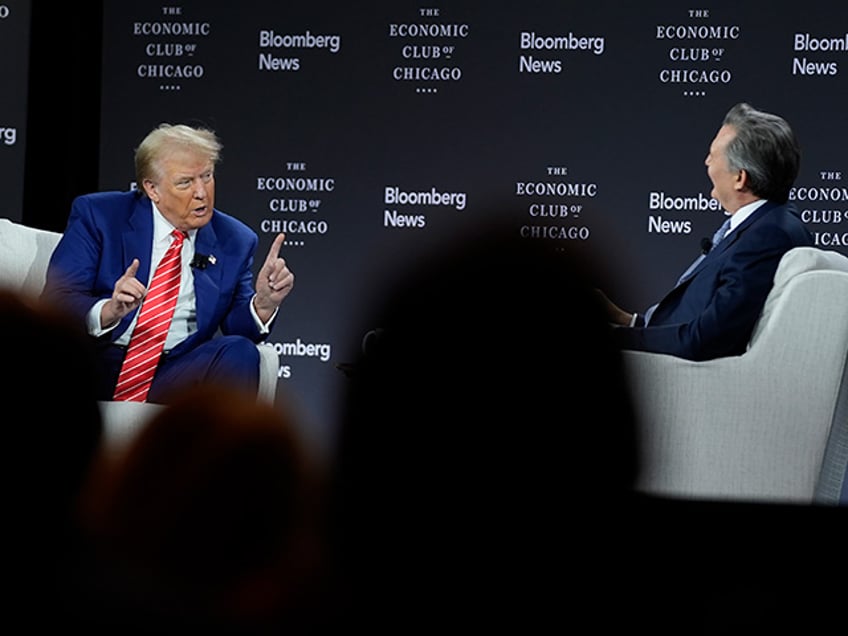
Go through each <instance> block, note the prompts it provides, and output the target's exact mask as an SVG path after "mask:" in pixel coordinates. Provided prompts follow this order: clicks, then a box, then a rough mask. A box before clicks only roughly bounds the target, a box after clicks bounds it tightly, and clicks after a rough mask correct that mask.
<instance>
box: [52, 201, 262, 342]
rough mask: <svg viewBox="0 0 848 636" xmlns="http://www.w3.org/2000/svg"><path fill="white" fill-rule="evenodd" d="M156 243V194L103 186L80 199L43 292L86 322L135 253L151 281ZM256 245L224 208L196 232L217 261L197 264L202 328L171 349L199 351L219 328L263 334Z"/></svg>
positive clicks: (202, 249)
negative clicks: (255, 303)
mask: <svg viewBox="0 0 848 636" xmlns="http://www.w3.org/2000/svg"><path fill="white" fill-rule="evenodd" d="M152 244H153V209H152V205H151V203H150V199H148V198H147V197H146V196H143V195H142V194H141V193H140V192H138V191H129V192H98V193H94V194H87V195H83V196H80V197H77V198H76V199H75V200H74V202H73V204H72V206H71V214H70V216H69V218H68V224H67V227H66V229H65V232H64V234H63V236H62V238H61V240H60V241H59V244H58V245H57V246H56V249H55V251H54V252H53V254H52V256H51V260H50V266H49V268H48V272H47V281H46V284H45V291H44V296H45V297H46V298H48V299H50V300H51V301H52V302H54V303H58V305H59V306H60V307H61V308H63V309H65V310H67V311H70V312H71V313H72V314H73V315H75V316H77V317H79V319H80V320H81V321H84V320H85V315H86V314H87V313H88V311H89V310H90V309H91V307H92V306H93V305H94V304H95V303H96V302H97V301H99V300H101V299H103V298H109V297H111V295H112V290H113V289H114V287H115V282H116V281H117V280H118V279H119V278H120V277H121V276H122V275H123V274H124V272H125V271H126V269H127V268H128V267H129V266H130V263H132V260H133V259H134V258H137V259H138V260H139V263H140V265H139V268H138V273H137V274H136V278H138V280H140V281H142V283H145V284H146V281H147V280H148V279H149V277H150V268H151V263H150V259H151V250H152ZM257 244H258V238H257V236H256V233H255V232H254V231H253V230H252V229H250V228H249V227H248V226H247V225H245V224H244V223H242V222H241V221H239V220H238V219H235V218H234V217H231V216H229V215H227V214H225V213H223V212H221V211H219V210H215V211H214V213H213V215H212V219H211V220H210V221H209V223H208V224H206V225H205V226H203V227H202V228H200V229H199V230H198V231H197V235H196V237H195V254H196V255H200V254H202V255H207V256H208V255H212V256H214V260H215V262H214V263H209V264H208V265H207V266H206V267H205V268H203V269H201V268H197V267H195V268H193V273H194V290H195V296H196V303H197V306H196V311H197V331H196V332H195V333H194V334H192V335H191V336H189V337H188V338H187V339H186V340H185V341H183V342H182V343H180V344H179V345H177V346H176V347H174V349H173V350H172V353H174V354H179V353H182V352H183V351H187V350H190V349H193V348H194V347H196V346H197V345H199V344H201V343H203V342H206V341H207V340H209V339H211V338H212V337H213V336H215V334H216V333H217V332H218V331H219V330H220V332H221V333H223V334H239V335H243V336H246V337H248V338H250V339H251V340H253V341H254V342H259V341H261V340H262V339H263V338H264V336H263V335H262V334H261V333H260V331H259V328H258V327H257V326H256V323H255V321H254V319H253V317H252V315H251V313H250V302H251V298H252V297H253V293H254V285H253V274H252V266H253V258H254V252H255V250H256V246H257ZM136 311H137V310H136ZM134 315H135V312H131V313H130V314H128V315H127V316H125V317H124V318H123V319H122V320H121V323H120V324H119V325H118V326H117V327H116V328H115V329H113V330H112V331H110V332H109V333H108V334H106V335H104V336H103V338H104V339H107V338H108V342H114V340H115V339H116V338H118V337H119V336H120V335H121V334H122V333H124V331H126V329H127V327H128V326H129V324H130V322H131V321H132V318H133V316H134ZM81 324H84V323H81Z"/></svg>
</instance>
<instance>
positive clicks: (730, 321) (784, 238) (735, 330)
mask: <svg viewBox="0 0 848 636" xmlns="http://www.w3.org/2000/svg"><path fill="white" fill-rule="evenodd" d="M800 158H801V151H800V147H799V145H798V141H797V139H796V137H795V134H794V133H793V131H792V128H791V127H790V126H789V124H788V123H787V122H786V121H785V120H784V119H783V118H781V117H778V116H777V115H773V114H771V113H766V112H762V111H760V110H757V109H755V108H752V107H751V106H750V105H748V104H746V103H739V104H736V105H735V106H733V108H731V109H730V110H729V111H728V112H727V114H726V115H725V118H724V121H723V123H722V125H721V128H720V129H719V131H718V133H717V134H716V136H715V138H714V139H713V141H712V144H711V145H710V149H709V154H708V155H707V158H706V166H707V174H708V176H709V178H710V180H711V181H712V184H713V189H712V192H711V196H712V197H713V198H715V199H717V200H718V201H719V203H721V205H722V207H723V208H724V210H725V214H726V215H727V221H729V223H728V225H729V228H728V229H727V231H726V233H724V232H722V235H717V236H716V237H714V239H713V241H712V242H710V243H709V244H707V245H704V252H705V254H704V255H702V256H701V257H700V258H699V260H697V261H696V262H695V263H693V264H692V266H691V267H690V269H689V270H687V271H686V272H684V274H683V275H682V276H681V277H680V279H679V280H678V282H677V284H676V285H675V286H674V287H673V288H672V289H671V290H670V291H669V292H668V293H667V294H666V295H665V296H664V297H663V298H662V299H661V300H660V301H659V302H658V303H657V304H655V305H653V306H652V307H650V308H649V309H648V310H647V311H646V312H645V313H644V314H641V313H630V312H626V311H624V310H623V309H621V308H620V307H618V306H616V305H615V304H614V303H612V302H611V301H609V299H607V298H606V297H605V296H604V295H603V294H602V293H601V296H602V298H603V299H604V301H605V302H606V304H607V309H608V316H609V320H610V322H611V323H612V324H613V325H615V326H616V328H615V329H613V333H614V337H615V338H616V340H617V342H618V344H619V345H620V346H621V347H622V348H624V349H635V350H640V351H652V352H656V353H666V354H670V355H673V356H678V357H681V358H687V359H689V360H710V359H713V358H719V357H724V356H734V355H740V354H742V353H744V352H745V349H746V346H747V343H748V341H749V339H750V337H751V333H752V331H753V329H754V325H755V324H756V321H757V318H758V317H759V315H760V312H761V311H762V308H763V305H764V303H765V300H766V296H768V293H769V291H770V290H771V286H772V282H773V278H774V273H775V271H776V270H777V265H778V263H779V262H780V259H781V257H782V256H783V255H784V254H785V253H786V252H787V251H789V250H790V249H792V248H794V247H799V246H808V245H812V244H813V241H812V237H811V235H810V232H809V230H808V229H807V228H806V226H805V225H804V223H803V222H802V221H801V219H800V217H799V216H798V213H797V211H796V209H795V207H794V205H793V204H791V203H789V202H788V201H789V191H790V189H791V187H792V184H793V183H794V182H795V179H796V177H797V176H798V168H799V165H800ZM717 234H718V233H717Z"/></svg>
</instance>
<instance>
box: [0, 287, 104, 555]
mask: <svg viewBox="0 0 848 636" xmlns="http://www.w3.org/2000/svg"><path fill="white" fill-rule="evenodd" d="M0 347H2V350H3V351H4V359H5V360H6V373H4V375H3V383H2V391H3V395H4V400H3V401H4V403H5V405H6V409H7V412H8V413H9V415H8V416H7V426H6V428H5V440H6V441H5V444H6V448H7V449H8V450H7V456H6V459H5V460H4V461H3V472H4V479H3V484H4V490H5V492H6V495H7V496H6V497H5V498H4V499H5V501H6V503H7V516H8V519H9V521H10V523H9V526H7V528H8V529H19V530H20V531H21V533H22V536H24V537H26V536H30V537H31V536H33V535H32V533H33V532H35V533H37V534H38V535H40V534H41V533H42V532H44V531H45V529H48V528H49V530H47V531H46V533H47V534H48V535H50V536H51V537H53V539H54V541H55V540H56V539H57V538H58V532H59V531H60V529H68V530H72V529H73V526H74V525H75V524H76V521H75V519H74V516H75V514H76V512H75V509H76V506H77V496H78V494H79V492H80V489H81V487H82V484H83V482H84V480H85V479H86V477H87V475H88V471H89V469H90V467H91V465H92V462H93V460H94V457H95V455H96V453H97V450H98V447H99V444H100V440H101V436H102V432H103V431H102V426H103V424H102V421H101V417H100V410H99V408H98V404H97V399H96V397H95V392H94V377H95V376H94V373H95V371H94V358H93V352H92V351H91V348H90V347H91V343H90V341H89V340H88V339H87V338H86V336H85V334H84V333H82V332H81V331H79V330H77V328H76V326H75V324H74V323H73V321H71V320H69V319H68V318H67V317H66V316H65V314H64V313H62V311H61V310H60V309H57V308H55V307H52V306H48V305H46V304H44V303H42V302H41V301H39V300H38V299H37V298H32V297H30V296H25V295H20V294H17V293H16V292H14V291H10V290H0ZM9 504H12V505H9ZM68 524H70V525H68ZM51 547H52V546H51V545H45V546H43V549H45V550H49V549H50V548H51Z"/></svg>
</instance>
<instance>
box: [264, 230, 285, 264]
mask: <svg viewBox="0 0 848 636" xmlns="http://www.w3.org/2000/svg"><path fill="white" fill-rule="evenodd" d="M285 240H286V235H285V232H280V233H279V234H277V237H276V238H275V239H274V242H273V243H272V244H271V249H270V250H268V256H267V258H266V259H265V263H266V264H270V263H273V262H274V261H275V260H276V259H277V258H278V257H279V256H280V249H281V248H282V247H283V242H284V241H285Z"/></svg>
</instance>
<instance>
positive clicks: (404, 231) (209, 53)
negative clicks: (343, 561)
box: [0, 0, 848, 445]
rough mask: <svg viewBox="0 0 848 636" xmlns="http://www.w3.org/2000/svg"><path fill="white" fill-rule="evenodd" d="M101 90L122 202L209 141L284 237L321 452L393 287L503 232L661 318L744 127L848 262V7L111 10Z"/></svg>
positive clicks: (239, 202)
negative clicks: (778, 152)
mask: <svg viewBox="0 0 848 636" xmlns="http://www.w3.org/2000/svg"><path fill="white" fill-rule="evenodd" d="M778 6H780V7H785V9H783V10H781V9H778V8H777V7H778ZM7 23H8V18H7V19H5V20H0V28H3V29H4V31H8V32H11V31H13V29H12V28H10V25H8V24H7ZM4 35H5V33H4ZM3 45H4V46H5V41H4V44H3ZM102 71H103V74H102V77H103V93H102V129H101V164H100V165H101V169H100V185H101V187H102V189H127V188H130V187H132V182H133V178H134V177H133V161H132V154H133V149H134V148H135V146H136V145H137V144H138V142H139V141H140V140H141V138H142V137H143V136H144V135H145V134H146V133H147V132H148V131H149V130H150V129H151V128H153V127H154V126H156V125H157V124H159V123H160V122H163V121H167V122H171V123H177V122H184V123H190V124H201V125H205V126H208V127H211V128H212V129H214V130H215V131H216V132H217V133H218V134H219V136H220V137H221V139H222V141H223V143H224V152H223V161H222V163H221V164H220V166H219V168H218V171H217V176H216V182H217V189H216V194H217V200H216V206H217V207H218V208H219V209H221V210H224V211H226V212H229V213H230V214H233V215H234V216H237V217H238V218H240V219H242V220H243V221H244V222H245V223H247V224H248V225H249V226H250V227H252V228H253V229H254V230H255V231H256V232H257V234H258V235H259V237H260V245H259V254H260V255H264V254H265V253H266V251H267V249H268V248H269V247H270V244H271V241H272V240H273V238H274V236H275V235H276V233H277V232H285V234H286V244H285V246H284V248H283V251H282V254H283V256H284V257H285V258H286V260H287V262H288V263H289V265H290V267H291V268H292V270H293V271H294V272H295V275H296V278H297V283H296V286H295V290H294V292H293V293H292V295H291V296H289V298H288V299H287V300H286V301H285V303H284V305H283V309H282V314H281V316H280V319H279V321H278V323H277V325H276V328H275V330H274V332H273V333H272V334H271V337H270V339H269V340H270V342H272V343H273V344H274V345H275V346H276V347H277V349H278V350H279V352H280V354H281V366H280V372H279V381H280V383H281V384H280V387H281V393H282V394H283V395H285V396H286V398H287V399H294V400H297V401H299V402H300V403H301V405H302V407H303V411H304V413H305V415H306V417H305V419H306V420H307V421H308V424H307V427H306V428H307V429H308V431H307V434H308V435H310V436H311V438H312V439H313V440H314V441H315V442H316V443H317V444H319V445H323V444H326V443H327V442H328V441H329V440H331V438H332V434H333V432H334V421H335V419H336V417H337V409H338V407H339V400H340V395H341V391H342V389H343V386H344V382H345V380H346V377H345V375H344V374H343V373H342V372H341V371H340V370H339V369H338V368H337V366H336V365H337V364H339V363H345V362H348V361H350V360H351V359H352V358H353V357H354V356H355V353H356V347H358V345H359V341H360V339H361V336H362V335H364V334H363V333H361V332H357V331H356V329H358V328H360V327H361V323H360V322H359V319H360V318H361V317H362V316H363V313H365V312H367V309H368V307H369V302H370V300H371V299H373V298H374V297H375V294H377V293H378V292H379V291H380V290H381V289H383V287H382V285H383V283H384V282H385V280H386V278H387V277H390V276H391V274H392V272H393V271H394V270H395V269H396V268H397V267H398V264H399V263H405V262H407V259H409V258H410V257H411V256H414V255H415V254H416V252H417V251H418V250H422V249H429V248H430V247H433V246H437V245H438V244H439V243H440V242H443V241H445V240H448V239H449V238H450V237H452V236H453V235H455V234H456V233H457V232H458V231H460V229H462V231H467V230H469V229H472V230H473V229H474V228H475V227H480V228H481V231H482V230H483V229H484V228H485V225H486V223H487V221H488V220H491V215H492V214H493V211H500V210H502V209H504V208H507V209H510V210H512V215H513V216H514V219H511V220H514V225H515V232H516V233H518V234H519V235H521V236H523V237H525V238H526V240H528V241H540V242H551V243H554V244H555V245H556V246H557V247H560V248H562V249H563V250H568V249H570V248H572V247H575V246H579V247H580V248H581V249H589V250H591V252H592V253H593V254H597V255H598V256H599V257H600V259H601V260H602V261H603V263H604V264H605V267H607V268H608V273H609V274H611V275H612V276H611V280H610V281H609V282H608V286H609V287H610V288H608V289H607V290H606V291H607V292H608V294H609V295H610V296H611V297H613V299H614V300H616V301H617V302H618V303H619V304H621V305H622V306H624V307H632V308H634V309H638V308H644V307H646V306H647V305H649V304H651V303H652V302H654V300H656V299H657V297H658V296H659V295H660V294H661V292H662V291H664V290H665V289H667V288H668V287H669V286H670V285H671V284H672V283H673V282H674V280H676V278H677V276H678V275H679V273H680V272H681V271H682V270H683V269H684V268H685V267H686V265H687V264H688V263H689V262H690V261H691V260H692V258H694V256H695V255H696V254H697V253H698V250H699V246H700V240H701V238H702V237H705V236H710V235H711V234H712V232H713V231H714V230H715V228H716V227H718V225H720V223H721V220H722V213H721V210H720V209H719V208H718V206H717V202H716V201H714V200H712V199H711V198H710V190H711V184H710V182H709V179H708V178H707V174H706V168H705V166H704V159H705V157H706V154H707V150H708V147H709V144H710V142H711V141H712V138H713V136H714V135H715V133H716V131H717V130H718V128H719V127H720V125H721V121H722V118H723V116H724V114H725V113H726V111H727V110H728V109H729V108H730V107H731V106H732V105H733V104H735V103H737V102H740V101H747V102H749V103H751V104H752V105H754V106H756V107H758V108H761V109H764V110H768V111H772V112H775V113H777V114H780V115H782V116H784V117H785V118H786V119H787V120H788V121H789V122H790V123H791V124H792V125H793V127H794V128H795V130H796V132H797V133H798V136H799V138H800V140H801V144H802V147H803V151H804V155H803V160H802V168H801V174H800V177H799V179H798V181H797V184H796V186H797V187H796V188H795V189H794V190H793V193H792V198H793V199H794V201H795V202H796V203H797V205H798V207H799V209H800V210H802V213H803V217H804V220H805V221H806V222H807V223H808V225H809V228H810V230H811V231H812V232H813V234H814V236H815V239H816V244H817V245H819V246H820V247H822V248H826V249H835V250H838V251H840V252H843V253H848V221H846V217H847V216H848V178H846V177H848V158H847V157H848V155H846V153H845V144H846V140H848V110H846V97H848V3H833V2H832V1H831V0H810V1H807V2H804V3H792V4H790V3H780V4H779V5H776V4H775V3H774V2H741V3H740V2H729V1H714V2H704V3H701V4H689V5H687V4H684V3H680V2H678V1H676V0H668V1H658V0H654V1H652V2H649V3H625V2H609V1H606V2H605V1H603V0H595V1H594V2H570V1H562V0H561V1H557V2H553V1H547V2H533V1H527V0H522V1H521V2H517V1H516V2H501V3H488V2H445V3H430V4H427V3H423V4H422V3H415V2H406V1H399V0H385V1H379V2H366V3H343V2H328V1H322V0H312V1H311V2H301V3H294V2H292V3H277V2H270V1H259V0H242V1H241V2H238V3H208V2H203V1H200V0H197V1H185V2H180V3H177V4H163V3H160V2H145V1H137V2H134V3H123V2H118V1H117V0H114V1H112V0H107V1H106V2H105V3H104V21H103V69H102ZM4 94H5V93H4ZM3 116H4V117H7V120H6V121H0V126H4V127H6V128H11V129H14V128H16V127H17V126H18V125H19V123H18V121H16V120H15V119H14V118H13V117H11V116H10V115H3ZM12 136H13V135H12ZM2 139H3V138H2V137H0V140H2ZM2 146H3V144H2V143H0V153H2V152H7V153H8V152H10V149H8V148H3V147H2ZM11 152H14V146H12V150H11ZM0 156H2V155H0ZM551 293H556V290H551ZM375 326H376V325H375ZM540 328H542V329H549V330H551V332H552V335H555V332H556V329H557V326H556V325H546V324H545V322H544V317H540ZM520 338H521V334H504V346H509V343H510V342H511V341H514V340H515V339H520ZM450 355H451V352H450V351H446V352H445V359H446V363H449V359H450ZM504 373H521V370H520V369H504Z"/></svg>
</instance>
